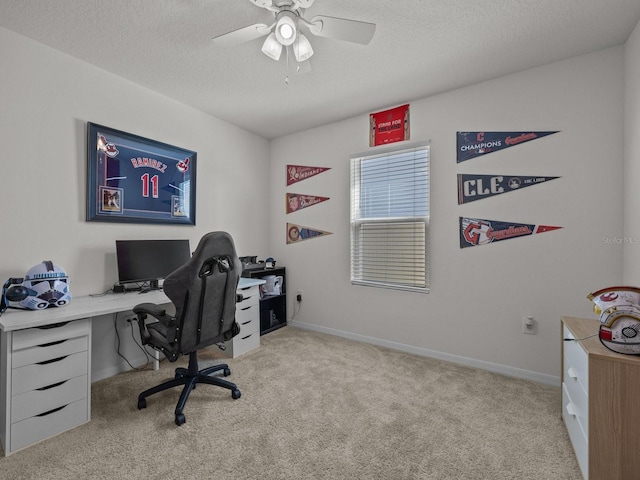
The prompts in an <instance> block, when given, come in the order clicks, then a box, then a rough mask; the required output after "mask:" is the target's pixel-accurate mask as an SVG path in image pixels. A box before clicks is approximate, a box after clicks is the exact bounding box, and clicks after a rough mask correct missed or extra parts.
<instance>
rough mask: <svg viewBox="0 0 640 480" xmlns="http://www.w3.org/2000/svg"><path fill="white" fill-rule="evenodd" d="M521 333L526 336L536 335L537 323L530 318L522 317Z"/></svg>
mask: <svg viewBox="0 0 640 480" xmlns="http://www.w3.org/2000/svg"><path fill="white" fill-rule="evenodd" d="M522 333H526V334H527V335H535V334H536V333H538V322H536V319H535V318H533V317H532V316H530V315H528V316H526V317H522Z"/></svg>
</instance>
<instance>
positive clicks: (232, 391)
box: [231, 388, 242, 400]
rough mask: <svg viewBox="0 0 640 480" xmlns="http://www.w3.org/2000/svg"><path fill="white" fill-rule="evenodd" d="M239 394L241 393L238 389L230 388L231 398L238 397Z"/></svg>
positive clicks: (235, 398)
mask: <svg viewBox="0 0 640 480" xmlns="http://www.w3.org/2000/svg"><path fill="white" fill-rule="evenodd" d="M240 395H242V394H241V393H240V390H238V389H237V388H236V389H235V390H231V398H233V399H234V400H237V399H239V398H240Z"/></svg>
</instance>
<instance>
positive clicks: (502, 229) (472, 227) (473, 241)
mask: <svg viewBox="0 0 640 480" xmlns="http://www.w3.org/2000/svg"><path fill="white" fill-rule="evenodd" d="M559 228H562V227H553V226H551V225H532V224H528V223H509V222H501V221H498V220H483V219H480V218H466V217H460V248H466V247H477V246H479V245H486V244H488V243H492V242H499V241H500V240H509V239H511V238H516V237H524V236H526V235H535V234H537V233H545V232H550V231H551V230H557V229H559Z"/></svg>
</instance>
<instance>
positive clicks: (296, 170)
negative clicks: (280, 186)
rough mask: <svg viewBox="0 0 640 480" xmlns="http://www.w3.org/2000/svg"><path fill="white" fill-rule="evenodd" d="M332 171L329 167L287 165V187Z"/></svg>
mask: <svg viewBox="0 0 640 480" xmlns="http://www.w3.org/2000/svg"><path fill="white" fill-rule="evenodd" d="M327 170H331V168H329V167H305V166H303V165H287V186H289V185H293V184H294V183H297V182H301V181H303V180H306V179H307V178H311V177H313V176H315V175H319V174H321V173H322V172H326V171H327Z"/></svg>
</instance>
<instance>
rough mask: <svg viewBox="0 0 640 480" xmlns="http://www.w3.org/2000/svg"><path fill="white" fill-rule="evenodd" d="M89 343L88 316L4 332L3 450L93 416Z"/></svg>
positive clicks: (77, 423)
mask: <svg viewBox="0 0 640 480" xmlns="http://www.w3.org/2000/svg"><path fill="white" fill-rule="evenodd" d="M90 345H91V321H90V320H89V319H84V320H77V321H73V322H64V323H59V324H54V325H49V326H47V327H45V328H37V327H35V328H28V329H24V330H17V331H14V332H7V333H5V334H3V335H2V345H0V348H1V349H6V352H7V355H3V356H2V359H3V364H2V370H1V373H0V374H1V375H2V376H3V377H4V378H3V381H2V382H1V384H2V385H3V391H2V392H1V394H2V398H3V400H4V401H3V402H2V403H3V405H4V408H5V412H3V413H4V414H3V415H2V422H3V424H2V425H1V433H0V434H1V435H2V443H3V445H4V447H5V454H10V453H13V452H15V451H17V450H20V449H21V448H24V447H26V446H29V445H31V444H33V443H36V442H39V441H40V440H44V439H46V438H49V437H51V436H53V435H57V434H58V433H61V432H64V431H65V430H69V429H70V428H73V427H75V426H78V425H80V424H82V423H85V422H88V421H89V419H90V417H91V414H90V412H91V382H90V372H91V363H90V362H91V355H90V353H89V352H90Z"/></svg>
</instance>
